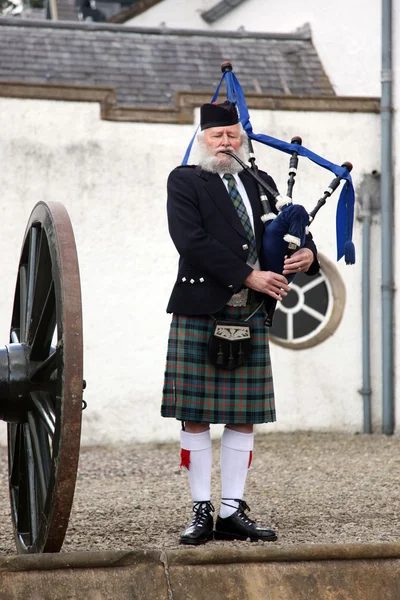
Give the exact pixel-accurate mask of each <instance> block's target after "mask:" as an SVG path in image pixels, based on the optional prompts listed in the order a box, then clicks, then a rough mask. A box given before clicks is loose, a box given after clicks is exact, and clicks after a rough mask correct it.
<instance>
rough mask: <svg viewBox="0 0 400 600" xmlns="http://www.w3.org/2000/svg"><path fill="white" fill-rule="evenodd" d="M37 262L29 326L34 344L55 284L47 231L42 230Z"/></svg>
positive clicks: (30, 338)
mask: <svg viewBox="0 0 400 600" xmlns="http://www.w3.org/2000/svg"><path fill="white" fill-rule="evenodd" d="M37 246H38V249H37V261H36V268H35V271H34V272H35V286H34V296H33V302H32V313H31V319H30V326H29V334H28V341H29V342H30V343H32V341H33V339H34V338H35V335H36V330H37V327H38V325H39V322H40V319H41V315H42V312H43V307H44V306H45V304H46V298H47V296H48V294H49V290H50V288H51V286H52V283H53V275H52V268H51V257H50V252H49V246H48V243H47V238H46V234H45V231H44V230H43V229H42V230H41V232H40V237H39V241H38V245H37Z"/></svg>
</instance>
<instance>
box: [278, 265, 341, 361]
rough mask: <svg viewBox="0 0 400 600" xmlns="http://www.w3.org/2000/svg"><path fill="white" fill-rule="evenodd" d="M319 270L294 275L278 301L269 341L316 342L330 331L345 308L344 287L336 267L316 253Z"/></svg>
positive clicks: (303, 344) (292, 344)
mask: <svg viewBox="0 0 400 600" xmlns="http://www.w3.org/2000/svg"><path fill="white" fill-rule="evenodd" d="M319 261H320V264H321V270H320V272H319V273H318V274H317V275H313V276H312V277H309V276H308V275H305V274H304V273H299V275H296V278H295V280H294V281H293V283H291V285H290V287H291V290H290V292H289V294H288V295H287V296H286V298H284V300H282V302H279V303H278V304H277V307H276V310H275V314H274V319H273V325H272V327H271V329H270V339H271V342H274V343H275V344H278V345H280V346H285V347H286V348H293V349H298V350H300V349H302V348H310V347H311V346H316V345H317V344H320V343H321V342H323V341H324V340H325V339H326V338H327V337H329V336H330V335H332V334H333V332H334V331H335V330H336V328H337V327H338V325H339V323H340V321H341V319H342V315H343V310H344V305H345V299H346V290H345V286H344V283H343V281H342V278H341V277H340V274H339V271H338V270H337V269H336V267H335V266H334V265H333V263H331V261H330V260H328V259H327V258H325V257H324V256H323V255H321V254H319Z"/></svg>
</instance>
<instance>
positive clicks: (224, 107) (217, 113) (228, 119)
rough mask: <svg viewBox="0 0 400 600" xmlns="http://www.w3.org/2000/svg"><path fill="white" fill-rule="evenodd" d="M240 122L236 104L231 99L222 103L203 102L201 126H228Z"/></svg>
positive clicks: (202, 128) (204, 127)
mask: <svg viewBox="0 0 400 600" xmlns="http://www.w3.org/2000/svg"><path fill="white" fill-rule="evenodd" d="M236 123H239V117H238V113H237V110H236V107H235V105H234V104H233V103H232V102H230V101H229V100H225V102H221V103H220V104H203V105H202V106H201V108H200V127H201V130H202V131H203V130H204V129H209V128H210V127H226V126H229V125H236Z"/></svg>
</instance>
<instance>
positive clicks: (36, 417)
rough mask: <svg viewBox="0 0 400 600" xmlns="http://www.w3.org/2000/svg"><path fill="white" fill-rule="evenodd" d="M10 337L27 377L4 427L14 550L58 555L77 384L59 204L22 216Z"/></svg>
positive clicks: (70, 245) (70, 261) (68, 251)
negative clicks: (16, 410) (18, 409)
mask: <svg viewBox="0 0 400 600" xmlns="http://www.w3.org/2000/svg"><path fill="white" fill-rule="evenodd" d="M10 338H11V339H10V341H11V342H12V343H14V344H18V343H19V344H22V345H23V347H24V348H25V347H26V355H27V361H28V374H29V376H28V386H29V388H28V393H26V394H25V395H24V407H23V408H24V410H23V414H24V417H23V419H22V420H21V419H20V420H19V421H20V422H9V423H8V426H7V427H8V464H9V487H10V500H11V516H12V521H13V526H14V534H15V540H16V545H17V550H18V552H20V553H24V552H58V551H59V550H60V549H61V546H62V544H63V541H64V536H65V532H66V529H67V526H68V520H69V515H70V511H71V506H72V501H73V496H74V490H75V482H76V474H77V468H78V459H79V444H80V433H81V415H82V389H83V379H82V371H83V364H82V363H83V344H82V307H81V292H80V280H79V268H78V260H77V254H76V247H75V240H74V234H73V230H72V226H71V222H70V219H69V216H68V213H67V211H66V210H65V208H64V206H63V205H62V204H60V203H58V202H51V203H48V204H45V203H43V202H39V203H38V204H37V205H36V206H35V207H34V209H33V211H32V214H31V216H30V218H29V221H28V225H27V228H26V232H25V236H24V241H23V244H22V251H21V258H20V263H19V267H18V276H17V285H16V291H15V297H14V306H13V315H12V323H11V333H10ZM10 347H11V348H12V344H11V345H10ZM21 398H22V394H21ZM21 421H22V422H21Z"/></svg>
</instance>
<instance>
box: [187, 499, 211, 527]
mask: <svg viewBox="0 0 400 600" xmlns="http://www.w3.org/2000/svg"><path fill="white" fill-rule="evenodd" d="M214 511H215V508H214V506H213V505H212V504H211V502H204V501H201V502H194V503H193V513H194V514H193V519H192V522H191V525H193V526H195V527H202V526H203V525H204V521H205V520H206V518H207V517H208V516H209V515H210V513H212V512H214Z"/></svg>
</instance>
